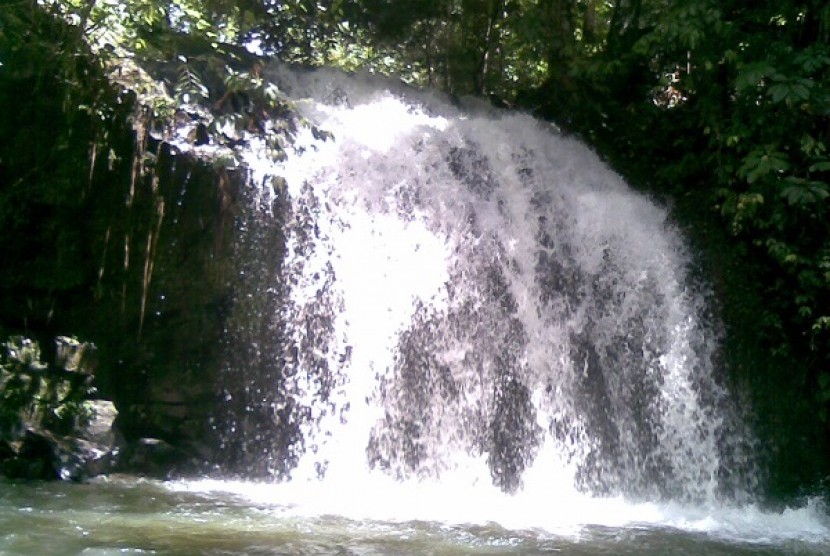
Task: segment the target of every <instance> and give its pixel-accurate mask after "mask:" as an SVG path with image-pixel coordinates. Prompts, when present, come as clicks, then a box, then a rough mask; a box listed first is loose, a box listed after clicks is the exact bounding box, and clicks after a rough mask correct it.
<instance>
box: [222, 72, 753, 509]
mask: <svg viewBox="0 0 830 556" xmlns="http://www.w3.org/2000/svg"><path fill="white" fill-rule="evenodd" d="M269 71H270V77H271V78H273V79H274V80H275V82H277V83H278V85H279V87H280V88H281V90H283V91H284V92H286V93H287V94H288V95H289V97H291V98H292V99H294V102H295V103H296V106H297V108H298V110H299V111H300V112H301V113H302V115H303V116H304V117H305V118H307V119H308V120H309V121H311V122H312V123H313V124H314V125H315V126H316V128H315V129H314V130H313V131H312V129H311V128H309V129H308V130H301V131H300V133H299V135H298V137H297V141H296V142H295V144H294V145H293V146H292V148H291V151H290V152H289V154H288V157H287V159H286V160H285V161H282V162H278V163H276V162H272V161H269V160H267V159H266V157H264V156H261V155H258V154H257V153H256V152H255V150H252V151H251V152H250V153H249V158H248V160H247V162H248V164H249V165H250V167H251V174H252V182H253V183H254V184H255V185H262V184H270V183H271V180H270V178H271V177H272V176H282V177H284V178H285V183H286V187H285V188H284V189H276V190H275V189H274V188H272V187H270V186H267V187H265V186H263V187H262V189H261V191H260V192H259V195H261V196H264V197H267V198H268V199H267V202H265V203H260V204H262V205H264V206H268V207H272V208H273V207H280V208H279V210H277V211H276V212H274V213H273V214H261V213H260V214H253V213H252V214H251V215H249V217H248V218H249V219H254V220H256V219H267V218H272V219H275V220H276V221H278V223H279V226H280V227H281V229H282V236H281V239H279V240H277V239H275V238H274V237H271V238H270V241H281V242H282V245H281V246H280V249H279V252H280V254H281V255H280V260H279V261H278V263H275V261H274V257H262V258H259V257H258V255H257V248H256V246H254V247H253V248H251V249H248V250H247V251H246V256H247V257H248V258H249V260H248V261H246V265H247V266H248V267H251V269H252V271H249V272H248V274H247V276H245V277H243V280H249V281H250V280H254V281H258V282H257V283H256V284H255V285H254V286H246V287H244V288H242V291H248V290H250V289H251V288H253V289H254V290H257V291H264V292H267V295H268V299H270V300H271V301H270V302H269V303H267V304H265V306H256V307H252V308H251V311H250V314H249V315H248V316H247V317H246V319H243V320H245V327H246V330H251V329H252V328H256V330H257V336H256V339H255V340H253V339H250V337H249V336H245V337H246V338H248V340H249V341H250V342H254V343H256V344H257V346H256V353H257V357H258V358H259V359H258V361H259V363H258V364H245V363H244V362H240V361H238V360H237V361H234V362H232V363H229V364H228V366H229V373H228V380H229V381H233V382H235V383H236V386H235V387H230V386H229V387H228V389H227V400H228V402H229V404H230V405H232V406H234V407H239V408H242V409H241V410H240V412H239V413H238V414H237V415H236V416H235V417H233V419H232V421H233V423H232V424H231V426H230V427H229V428H228V430H232V432H229V433H228V437H229V439H228V447H229V448H230V447H233V449H234V450H236V451H242V452H244V453H245V456H246V458H247V459H246V462H247V463H248V464H253V465H254V466H255V467H256V469H258V470H261V471H262V472H263V473H265V474H269V475H272V476H275V477H278V478H281V479H286V480H288V479H290V480H292V481H294V482H297V481H301V480H318V479H324V480H334V478H338V477H339V478H342V479H343V480H356V479H355V477H358V476H360V477H363V476H367V475H377V476H383V477H386V478H392V479H395V480H397V481H421V482H428V481H439V482H440V481H442V480H444V478H446V477H454V476H456V475H458V474H459V473H461V474H466V475H467V476H468V478H469V480H470V481H472V482H486V483H489V484H492V485H495V487H497V488H498V489H500V490H502V491H505V492H509V493H513V492H518V491H522V490H527V489H531V488H537V487H538V484H539V482H540V481H542V482H545V481H548V482H549V481H555V482H557V484H560V485H562V488H572V489H575V490H576V491H580V492H583V493H588V494H590V495H594V496H596V495H603V496H610V495H625V496H629V497H634V498H638V499H655V498H659V499H673V500H688V501H695V502H714V501H717V500H721V499H724V498H728V499H735V498H741V497H747V496H750V493H751V492H752V490H753V488H754V486H755V485H754V484H753V481H754V480H755V479H754V477H755V476H756V474H757V473H756V470H755V467H754V462H753V458H752V452H753V450H752V443H753V442H752V440H751V436H750V435H749V434H748V432H747V431H746V430H744V427H743V425H742V422H743V419H742V416H741V414H740V408H739V407H738V404H737V403H736V401H735V396H733V395H732V394H730V392H729V391H728V390H727V389H726V388H725V386H724V384H723V376H722V374H723V370H722V369H719V368H718V366H717V353H718V347H719V343H720V342H721V340H722V338H721V332H720V327H719V325H718V323H717V319H716V317H715V316H714V315H713V313H712V311H711V310H710V308H709V304H708V303H707V295H708V293H707V290H706V288H705V286H704V285H703V284H701V283H697V282H696V281H695V280H693V279H692V278H691V277H690V265H691V264H692V261H691V258H690V255H689V253H688V249H687V246H686V245H685V243H684V241H683V238H682V237H681V235H680V234H679V232H678V230H677V229H675V227H674V226H673V225H672V224H671V222H670V221H669V219H668V217H667V212H666V210H665V209H664V208H662V207H660V206H658V205H656V204H655V203H653V202H652V201H650V200H649V199H647V198H645V197H644V196H642V195H640V194H637V193H635V192H633V191H632V190H631V189H629V188H628V186H627V185H626V184H625V183H624V182H623V181H622V180H621V179H620V178H619V177H618V176H617V175H616V174H614V173H613V172H612V171H610V170H609V169H608V168H607V167H606V166H605V165H604V164H603V163H602V162H601V161H600V160H599V159H598V157H597V156H596V155H595V154H594V153H592V152H591V151H590V150H589V149H587V148H586V147H585V146H584V145H582V144H580V143H579V142H578V141H576V140H574V139H572V138H569V137H565V136H563V135H562V134H561V133H559V132H558V131H557V130H556V129H555V128H553V127H552V126H550V125H548V124H543V123H541V122H539V121H536V120H534V119H533V118H531V117H529V116H527V115H523V114H518V113H512V112H504V111H496V110H492V109H489V108H486V107H474V108H471V109H466V110H465V109H462V108H459V107H458V106H457V104H452V103H449V102H447V100H446V99H443V98H441V97H439V96H438V95H435V94H431V93H427V92H420V91H415V90H411V89H408V88H406V87H404V86H402V85H395V84H390V83H388V82H383V81H379V80H375V79H370V78H365V77H364V78H359V77H350V76H346V75H343V74H340V73H336V72H333V71H323V70H320V71H315V72H301V73H297V72H289V71H287V70H285V69H283V68H272V69H271V70H269ZM317 128H319V129H324V130H326V131H328V132H330V133H331V134H332V137H331V138H328V139H326V138H321V137H320V134H319V133H317V131H316V129H317ZM249 226H251V227H252V228H256V225H254V224H249ZM266 235H267V234H266ZM251 237H252V238H253V239H254V240H255V241H263V240H262V234H258V233H252V234H251ZM265 248H266V249H272V250H273V249H274V247H273V246H272V245H271V246H266V247H265ZM258 265H259V266H258ZM258 268H259V270H257V269H258ZM252 323H254V324H252ZM263 367H264V368H266V369H267V371H266V372H264V373H263V370H262V369H263ZM254 374H257V376H253V375H254ZM242 382H244V387H242V386H240V384H241V383H242ZM230 437H235V440H232V439H230ZM465 469H466V471H465Z"/></svg>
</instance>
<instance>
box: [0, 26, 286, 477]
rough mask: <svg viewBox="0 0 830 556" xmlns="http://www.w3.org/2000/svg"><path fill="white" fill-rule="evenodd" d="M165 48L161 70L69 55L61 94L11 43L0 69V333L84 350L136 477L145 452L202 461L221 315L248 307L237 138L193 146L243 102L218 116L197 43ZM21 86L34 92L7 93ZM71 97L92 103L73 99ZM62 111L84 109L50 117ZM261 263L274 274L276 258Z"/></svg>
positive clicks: (229, 133) (246, 198) (211, 444)
mask: <svg viewBox="0 0 830 556" xmlns="http://www.w3.org/2000/svg"><path fill="white" fill-rule="evenodd" d="M54 24H55V25H57V26H60V25H63V24H62V23H60V22H55V23H54ZM66 33H69V34H71V31H69V30H67V31H66ZM55 34H56V36H61V33H57V32H56V33H55ZM178 50H179V52H178V57H174V60H173V61H171V62H170V63H166V64H158V63H155V64H154V65H153V66H152V67H151V66H150V65H147V64H145V67H141V66H140V65H139V64H138V63H137V62H135V61H133V60H131V59H125V60H124V61H123V63H120V64H119V65H118V66H117V67H109V68H105V70H104V71H102V70H101V68H100V66H99V65H96V64H95V63H93V62H92V60H94V55H93V54H91V53H79V58H78V60H79V61H78V64H80V66H79V67H80V69H79V73H78V75H79V76H80V77H79V79H81V78H82V79H83V80H85V81H84V82H83V83H81V84H80V85H81V86H80V87H78V88H74V89H72V88H69V85H67V84H66V83H62V82H61V83H54V87H51V88H50V87H45V88H44V87H42V86H41V84H43V83H49V84H51V83H52V81H53V80H54V79H53V77H54V76H55V75H62V74H61V73H60V71H58V69H59V68H55V67H51V66H50V65H49V64H50V63H53V62H51V61H50V60H51V59H50V60H46V61H44V60H43V59H41V58H39V57H38V58H37V59H36V60H30V59H27V58H26V55H27V54H32V55H33V56H37V52H33V51H30V50H29V49H21V50H20V53H19V56H16V57H13V59H11V60H8V61H5V60H4V67H3V71H4V76H3V80H2V81H1V82H0V96H2V98H4V101H5V102H6V103H7V105H10V106H11V105H14V106H16V109H15V110H14V111H13V114H10V117H9V118H6V119H4V120H3V123H7V124H8V126H7V127H5V128H3V129H2V132H3V135H4V138H5V139H4V141H3V144H2V147H0V175H2V179H0V183H2V186H0V206H2V210H0V227H2V229H3V230H4V234H5V236H6V238H7V240H4V242H2V244H0V258H2V260H3V261H4V263H3V265H2V270H0V289H1V290H0V334H2V335H3V338H5V337H6V336H8V335H13V334H24V335H27V336H30V337H33V338H34V339H36V340H38V341H39V343H40V344H41V345H44V346H47V347H46V354H45V355H46V356H47V358H51V355H50V353H49V351H50V349H49V346H50V345H51V342H52V338H54V337H55V336H59V335H62V334H74V335H77V336H78V337H80V338H83V339H87V340H91V341H94V342H95V344H96V345H97V347H98V356H99V364H98V367H97V373H96V383H95V386H96V387H97V388H98V390H99V393H100V395H102V396H104V397H105V398H108V399H112V400H114V402H115V404H116V406H117V409H118V412H119V415H118V423H117V426H118V428H119V430H120V432H121V433H122V434H123V437H124V439H125V440H126V442H128V444H132V445H134V447H135V450H132V451H131V450H130V449H129V448H127V449H126V450H122V452H121V455H122V458H121V462H122V464H124V463H126V464H127V465H128V466H130V467H131V468H132V469H133V470H136V471H142V467H146V466H143V464H141V461H142V459H146V458H144V456H141V454H149V453H150V452H151V451H152V450H151V449H150V448H148V446H160V445H165V444H167V445H172V446H173V447H174V448H173V449H171V450H169V451H168V452H169V453H170V454H172V456H171V457H168V456H165V458H166V460H165V461H167V462H168V463H167V464H165V465H166V467H167V469H162V470H159V469H158V467H159V466H158V465H153V466H152V467H153V472H154V473H155V472H156V471H158V473H157V474H161V475H166V474H168V473H169V472H171V471H173V470H179V471H182V470H185V469H191V470H192V469H196V468H202V467H203V466H204V462H205V461H206V460H207V459H209V457H210V456H212V455H213V454H214V453H215V447H216V445H217V443H216V442H215V441H214V436H215V433H214V423H212V421H211V419H212V418H213V417H214V416H215V415H214V408H216V407H217V406H220V405H221V402H220V401H219V397H218V396H219V392H218V386H217V376H218V374H219V371H220V367H221V363H220V361H221V359H222V357H223V356H224V353H226V352H233V351H234V350H236V349H237V347H236V346H229V345H228V342H229V341H231V340H229V339H228V338H229V336H228V335H226V334H225V333H224V329H225V326H226V323H228V322H231V321H233V318H234V317H233V315H234V314H235V313H234V311H235V308H234V307H236V306H241V305H244V304H245V303H258V302H259V301H258V300H257V299H258V298H257V299H255V298H256V296H257V295H258V294H257V292H250V291H245V292H244V293H242V292H241V291H240V290H239V289H238V288H237V283H238V279H237V274H238V273H240V272H244V264H246V263H245V262H244V261H243V260H242V258H243V257H247V256H248V255H249V254H248V253H243V252H242V251H240V250H239V249H237V245H239V243H238V240H239V238H240V237H244V236H245V234H246V233H248V231H247V230H249V229H250V228H251V227H252V226H253V224H251V223H250V222H252V221H246V220H245V218H246V215H249V214H251V213H253V212H255V213H256V214H259V211H260V210H261V209H262V208H263V207H261V206H260V205H258V204H257V201H256V200H255V199H253V193H252V191H253V190H252V188H250V187H248V175H247V171H246V169H245V168H244V166H238V165H236V164H235V163H234V161H233V160H234V159H233V152H234V151H233V148H232V145H235V144H240V143H244V141H243V140H242V138H241V137H239V136H237V132H236V131H234V130H233V126H231V127H226V128H223V132H222V133H221V134H220V133H218V132H216V134H215V136H216V137H220V138H221V141H219V140H215V141H214V143H213V144H208V143H209V142H210V138H209V137H208V136H207V124H208V123H210V122H211V121H213V120H215V119H217V118H220V117H222V118H226V119H232V118H234V117H236V116H238V115H239V114H238V113H237V110H238V111H239V113H241V114H242V115H243V116H244V115H245V110H246V109H249V108H250V107H249V106H241V105H240V106H236V105H234V106H231V104H233V102H236V101H238V99H237V98H235V97H234V95H231V94H226V93H227V91H226V87H225V85H224V84H223V82H222V79H221V78H220V77H217V76H216V75H213V74H210V72H209V71H208V70H207V69H206V68H207V67H208V66H209V65H210V64H209V63H208V62H205V61H204V60H202V58H199V59H200V60H202V61H201V62H196V61H192V60H190V59H189V57H190V56H191V55H192V56H194V57H196V56H197V55H199V54H204V53H205V52H208V51H209V50H210V47H209V45H202V46H198V45H197V46H196V47H191V46H188V45H185V44H182V45H179V49H178ZM191 51H192V52H191ZM225 56H226V59H224V60H220V61H221V64H220V66H221V67H223V68H229V67H230V66H233V68H234V71H236V72H242V71H243V70H245V71H250V70H251V68H253V67H255V63H256V62H255V59H254V58H253V57H251V56H250V55H245V54H244V53H239V52H237V53H236V54H227V53H226V54H225ZM216 57H217V58H219V57H220V55H218V54H217V55H216ZM182 60H186V61H187V63H185V62H182ZM211 60H213V59H211ZM54 63H57V62H54ZM211 63H212V62H211ZM84 64H85V65H84ZM198 64H202V65H201V66H199V67H198V68H197V67H196V66H197V65H198ZM81 66H83V67H81ZM182 67H186V69H188V71H189V72H191V73H188V74H187V75H191V76H192V75H196V74H199V75H200V77H199V78H198V79H201V81H200V82H199V84H200V85H202V86H204V87H210V92H209V97H208V98H203V99H199V100H200V102H201V104H200V103H199V102H196V101H195V100H194V99H193V98H192V97H191V98H190V100H191V101H193V102H191V103H189V104H188V103H187V102H185V99H184V98H183V97H182V95H183V94H185V93H182V92H181V91H179V89H180V87H181V84H180V83H179V82H180V81H182V79H183V77H182V72H181V71H180V70H181V69H182ZM227 71H230V70H229V69H228V70H227ZM148 72H149V73H148ZM191 85H192V82H191ZM39 87H40V88H39ZM38 88H39V89H38ZM33 90H41V91H42V93H41V94H39V95H32V96H26V95H21V94H20V92H21V91H33ZM77 90H81V91H92V92H93V93H94V98H93V97H90V98H75V97H73V96H72V95H74V94H76V91H77ZM205 90H206V91H207V89H205ZM177 91H179V92H177ZM91 94H92V93H91ZM239 95H242V93H239ZM174 97H175V98H174ZM223 98H227V99H228V100H227V102H226V104H225V105H222V106H217V105H216V104H217V103H219V101H220V100H221V99H223ZM12 99H13V100H12ZM67 99H69V100H67ZM72 102H76V103H77V104H80V105H82V106H86V107H89V110H88V111H84V110H80V111H79V110H77V109H76V108H75V107H73V108H72V110H65V108H66V106H69V105H71V103H72ZM237 104H238V103H237ZM96 109H99V110H100V112H96V111H95V110H96ZM249 111H250V110H249ZM171 114H172V117H171ZM275 121H277V120H275ZM282 121H287V120H286V119H285V118H284V119H283V120H282ZM247 125H248V122H247V120H246V121H240V123H239V126H240V127H246V126H247ZM239 133H242V132H239ZM31 137H37V138H38V141H37V142H36V143H37V145H34V144H33V142H32V141H31ZM205 141H208V143H205ZM229 145H231V146H229ZM56 153H57V154H56ZM259 185H260V186H261V185H262V184H261V183H260V184H259ZM256 195H257V196H259V190H258V189H257V192H256ZM266 227H267V231H265V229H264V228H263V229H262V230H260V232H259V233H260V237H261V238H262V240H263V242H265V243H268V244H270V245H273V246H274V249H275V250H277V251H279V249H280V247H279V246H280V245H281V240H280V237H281V229H280V228H281V227H280V224H279V223H278V218H275V219H274V220H270V221H269V223H268V224H267V226H266ZM265 236H268V237H267V238H266V237H265ZM269 238H270V239H269ZM263 256H264V255H263V252H260V253H259V254H257V255H256V257H258V258H259V259H260V260H261V259H262V257H263ZM272 258H273V262H274V265H275V267H278V266H279V260H280V256H279V255H278V254H274V255H273V257H272ZM237 294H238V295H237ZM263 295H265V294H264V293H263ZM239 350H240V351H247V350H248V347H247V346H243V347H241V348H239ZM153 450H155V448H153ZM125 454H126V455H130V454H132V456H131V457H125ZM170 454H168V455H170ZM150 457H152V456H150Z"/></svg>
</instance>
